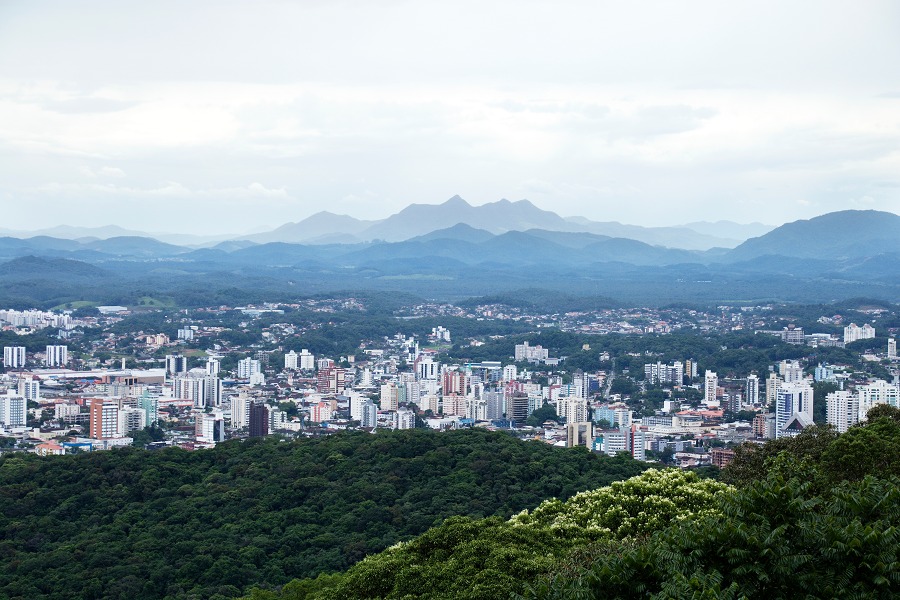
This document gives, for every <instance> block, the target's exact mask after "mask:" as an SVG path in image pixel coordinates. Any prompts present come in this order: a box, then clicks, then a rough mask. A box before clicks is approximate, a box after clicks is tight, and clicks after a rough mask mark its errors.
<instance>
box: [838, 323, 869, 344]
mask: <svg viewBox="0 0 900 600" xmlns="http://www.w3.org/2000/svg"><path fill="white" fill-rule="evenodd" d="M874 337H875V328H874V327H872V326H871V325H869V324H868V323H865V324H864V325H863V326H862V327H859V326H858V325H857V324H856V323H850V324H849V325H847V326H846V327H844V343H845V344H850V343H853V342H856V341H859V340H871V339H872V338H874Z"/></svg>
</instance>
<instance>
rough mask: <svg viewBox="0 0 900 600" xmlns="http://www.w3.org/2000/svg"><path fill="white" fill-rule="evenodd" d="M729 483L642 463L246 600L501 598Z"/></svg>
mask: <svg viewBox="0 0 900 600" xmlns="http://www.w3.org/2000/svg"><path fill="white" fill-rule="evenodd" d="M729 489H730V488H729V486H726V485H724V484H721V483H718V482H715V481H711V480H701V479H700V478H699V477H697V476H696V475H695V474H693V473H685V472H679V471H675V470H665V471H657V470H650V471H647V472H645V473H643V474H642V475H639V476H637V477H633V478H631V479H629V480H627V481H621V482H617V483H613V484H612V485H611V486H608V487H604V488H601V489H597V490H593V491H588V492H582V493H580V494H576V495H575V496H574V497H572V498H571V499H569V500H567V501H562V500H558V499H554V500H549V501H547V502H544V503H542V504H541V505H540V506H538V507H537V508H536V509H535V510H534V511H533V512H528V511H523V512H522V513H519V514H518V515H516V516H514V517H513V518H512V519H509V520H504V519H500V518H497V517H493V518H488V519H480V520H475V519H470V518H459V517H455V518H452V519H448V520H447V521H445V522H444V523H443V524H442V525H440V526H439V527H436V528H434V529H431V530H430V531H428V532H427V533H425V534H424V535H422V536H420V537H418V538H416V539H415V540H413V541H411V542H409V543H406V544H400V545H398V546H395V547H393V548H390V549H389V550H387V551H385V552H382V553H381V554H378V555H375V556H371V557H369V558H367V559H365V560H364V561H362V562H360V563H359V564H357V565H355V566H354V567H352V568H351V569H350V570H349V571H348V572H347V573H345V574H343V575H336V576H331V577H327V578H326V577H323V578H320V579H318V580H315V581H309V580H308V581H297V582H293V583H291V584H288V585H287V586H285V588H284V589H283V590H281V591H280V592H266V591H262V590H256V591H254V593H253V594H252V595H251V598H253V599H254V600H274V599H280V600H304V599H321V600H338V599H346V598H371V599H374V598H409V599H412V598H420V599H430V600H434V599H439V598H465V599H471V600H482V599H484V600H489V599H495V598H503V597H509V595H510V593H512V592H513V591H517V590H519V591H520V590H522V589H524V587H525V585H526V584H527V583H528V582H535V581H537V580H539V578H541V577H542V576H545V575H547V574H549V573H551V572H553V571H554V570H556V569H558V568H559V567H560V565H561V564H562V563H563V562H565V561H567V560H571V559H572V558H573V557H577V555H578V554H579V553H581V552H583V551H585V550H587V549H593V550H595V551H596V549H598V548H603V547H606V546H608V545H609V544H610V543H611V542H615V541H619V540H625V539H635V538H637V537H640V536H643V535H646V534H647V533H649V532H651V531H655V530H656V529H659V528H660V527H662V526H664V525H666V524H669V523H672V522H675V521H678V520H686V519H691V518H695V517H699V516H701V515H713V514H718V511H717V510H716V506H717V505H718V504H719V503H720V501H721V499H722V497H723V495H724V494H726V492H727V491H728V490H729Z"/></svg>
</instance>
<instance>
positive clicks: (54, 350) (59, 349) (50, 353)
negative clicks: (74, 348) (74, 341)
mask: <svg viewBox="0 0 900 600" xmlns="http://www.w3.org/2000/svg"><path fill="white" fill-rule="evenodd" d="M68 362H69V347H68V346H47V349H46V352H45V355H44V364H45V365H46V366H48V367H64V366H65V365H66V363H68Z"/></svg>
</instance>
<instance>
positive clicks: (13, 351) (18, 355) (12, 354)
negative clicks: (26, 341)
mask: <svg viewBox="0 0 900 600" xmlns="http://www.w3.org/2000/svg"><path fill="white" fill-rule="evenodd" d="M3 366H4V367H6V368H7V369H21V368H23V367H24V366H25V346H5V347H4V348H3Z"/></svg>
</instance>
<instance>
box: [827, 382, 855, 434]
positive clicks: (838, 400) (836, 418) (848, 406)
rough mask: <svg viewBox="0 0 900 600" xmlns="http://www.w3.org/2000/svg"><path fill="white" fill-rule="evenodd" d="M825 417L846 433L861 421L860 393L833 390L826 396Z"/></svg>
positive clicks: (830, 423) (841, 431) (829, 422)
mask: <svg viewBox="0 0 900 600" xmlns="http://www.w3.org/2000/svg"><path fill="white" fill-rule="evenodd" d="M825 401H826V408H825V415H826V416H825V418H826V420H827V421H828V424H829V425H833V426H834V428H835V429H837V430H838V431H839V432H840V433H845V432H846V431H847V429H849V428H850V427H851V426H853V425H856V424H857V423H858V422H859V395H858V394H855V393H853V392H850V391H847V390H839V391H836V392H831V393H830V394H828V395H827V396H826V400H825Z"/></svg>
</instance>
